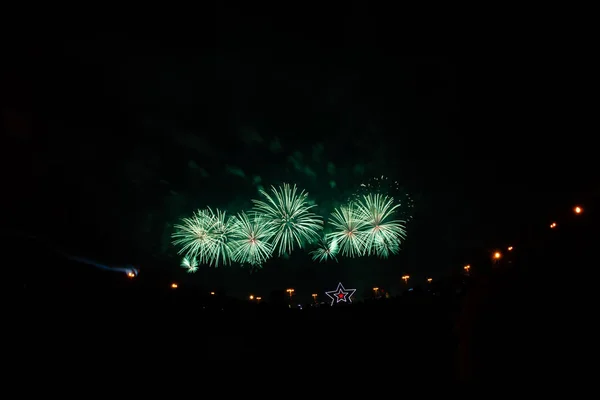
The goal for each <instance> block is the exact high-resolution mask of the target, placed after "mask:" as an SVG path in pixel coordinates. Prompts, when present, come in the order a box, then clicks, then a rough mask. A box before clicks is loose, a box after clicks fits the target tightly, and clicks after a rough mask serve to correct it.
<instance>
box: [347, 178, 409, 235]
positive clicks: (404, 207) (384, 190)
mask: <svg viewBox="0 0 600 400" xmlns="http://www.w3.org/2000/svg"><path fill="white" fill-rule="evenodd" d="M369 194H382V195H384V196H391V197H393V198H394V200H395V204H398V205H400V207H398V208H397V209H396V210H395V212H396V214H395V215H396V216H397V217H398V218H399V219H401V220H403V221H406V223H409V222H410V221H412V219H413V213H414V209H415V202H414V200H413V198H412V197H411V195H410V194H409V193H407V192H406V191H405V190H404V188H403V187H402V186H400V184H399V183H398V181H397V180H394V179H392V178H390V177H388V176H385V175H381V176H374V177H372V178H370V179H368V180H367V181H365V182H363V183H361V184H360V186H359V188H358V190H356V191H355V192H354V193H353V194H352V196H350V198H349V199H348V202H357V201H361V200H362V198H363V196H366V195H369Z"/></svg>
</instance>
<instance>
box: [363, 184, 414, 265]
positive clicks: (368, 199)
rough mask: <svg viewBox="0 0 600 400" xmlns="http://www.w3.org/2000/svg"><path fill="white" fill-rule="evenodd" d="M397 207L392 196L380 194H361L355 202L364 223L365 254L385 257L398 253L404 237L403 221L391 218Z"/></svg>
mask: <svg viewBox="0 0 600 400" xmlns="http://www.w3.org/2000/svg"><path fill="white" fill-rule="evenodd" d="M398 207H400V205H399V204H394V199H393V198H392V197H389V196H384V195H381V194H369V195H366V196H363V199H362V200H361V201H358V202H357V203H356V213H357V216H358V218H359V219H360V220H362V221H363V222H364V223H365V224H366V230H365V236H364V246H365V247H364V250H365V254H367V255H371V254H375V255H377V256H379V257H382V258H385V257H387V256H388V255H389V254H390V253H391V254H397V253H398V251H399V250H400V241H401V240H403V239H404V238H405V237H406V230H405V225H404V221H402V220H398V219H394V218H393V217H394V213H395V211H396V209H397V208H398Z"/></svg>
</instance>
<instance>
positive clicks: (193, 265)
mask: <svg viewBox="0 0 600 400" xmlns="http://www.w3.org/2000/svg"><path fill="white" fill-rule="evenodd" d="M181 267H183V268H186V269H187V272H188V273H190V274H191V273H194V272H196V271H198V261H197V260H196V259H195V258H191V257H188V256H185V257H183V259H182V260H181Z"/></svg>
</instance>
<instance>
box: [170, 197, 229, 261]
mask: <svg viewBox="0 0 600 400" xmlns="http://www.w3.org/2000/svg"><path fill="white" fill-rule="evenodd" d="M235 222H236V220H235V218H234V217H227V216H226V213H225V212H222V211H220V210H219V209H216V210H215V211H213V210H212V209H211V208H207V209H205V210H198V211H196V212H195V213H194V215H193V216H192V217H191V218H183V219H182V223H181V224H179V225H175V233H173V235H172V236H173V239H175V240H174V241H173V244H174V245H176V246H181V249H180V250H179V254H185V255H186V256H188V257H189V258H190V259H194V260H197V262H198V263H201V264H208V265H210V266H213V265H214V266H215V267H218V266H219V264H223V265H229V264H230V263H231V260H232V254H233V247H232V243H231V236H232V234H233V231H234V227H235Z"/></svg>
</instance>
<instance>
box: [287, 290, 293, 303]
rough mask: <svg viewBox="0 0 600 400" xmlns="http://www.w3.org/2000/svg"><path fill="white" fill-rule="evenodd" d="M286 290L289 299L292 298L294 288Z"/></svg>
mask: <svg viewBox="0 0 600 400" xmlns="http://www.w3.org/2000/svg"><path fill="white" fill-rule="evenodd" d="M286 292H288V293H289V294H290V300H291V299H292V294H293V293H294V292H295V290H294V289H287V290H286Z"/></svg>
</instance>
